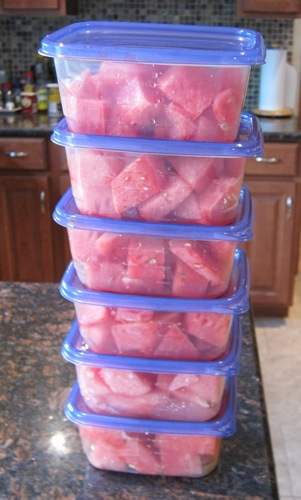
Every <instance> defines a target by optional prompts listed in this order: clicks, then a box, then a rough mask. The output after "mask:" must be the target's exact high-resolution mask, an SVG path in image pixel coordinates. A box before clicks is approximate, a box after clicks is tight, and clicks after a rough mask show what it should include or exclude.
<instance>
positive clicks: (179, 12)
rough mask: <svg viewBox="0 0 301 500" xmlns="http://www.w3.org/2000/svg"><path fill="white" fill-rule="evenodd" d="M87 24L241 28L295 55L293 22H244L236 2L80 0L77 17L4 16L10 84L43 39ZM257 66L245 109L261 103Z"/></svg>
mask: <svg viewBox="0 0 301 500" xmlns="http://www.w3.org/2000/svg"><path fill="white" fill-rule="evenodd" d="M84 20H93V21H94V20H108V21H113V20H114V21H139V22H159V23H175V24H202V25H211V26H239V27H242V28H250V29H255V30H257V31H260V32H261V33H262V35H263V37H264V39H265V43H266V46H267V47H269V46H270V45H271V44H272V43H275V42H277V43H280V44H281V46H282V47H284V48H286V49H287V51H288V60H290V58H291V54H292V43H293V42H292V40H293V21H291V20H285V19H283V20H281V19H242V18H238V17H236V15H235V0H211V1H210V2H208V0H190V1H189V2H188V1H187V2H186V1H182V0H174V1H170V0H167V1H164V0H152V2H150V1H149V0H124V1H120V0H119V1H118V0H110V1H108V2H107V1H105V0H100V1H98V0H79V15H78V16H66V17H55V18H54V17H34V16H33V17H21V16H20V17H10V16H4V15H2V16H0V51H1V58H0V69H4V70H6V72H7V75H8V76H9V78H10V79H11V80H12V81H17V80H18V79H20V78H22V77H23V75H24V72H25V71H27V70H28V69H30V67H31V66H32V65H33V64H34V62H35V55H36V52H37V50H38V48H39V46H40V40H41V39H42V38H43V37H44V36H45V35H47V34H48V33H51V32H53V31H55V30H57V29H59V28H61V27H63V26H66V25H68V24H71V23H74V22H78V21H84ZM259 74H260V69H259V68H255V67H254V68H252V71H251V75H250V81H249V86H248V92H247V96H246V103H245V107H246V108H247V109H253V108H254V107H256V106H257V104H258V88H259Z"/></svg>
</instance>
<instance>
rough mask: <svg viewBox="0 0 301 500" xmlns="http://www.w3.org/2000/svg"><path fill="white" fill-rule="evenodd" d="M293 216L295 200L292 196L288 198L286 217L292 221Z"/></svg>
mask: <svg viewBox="0 0 301 500" xmlns="http://www.w3.org/2000/svg"><path fill="white" fill-rule="evenodd" d="M292 215H293V198H292V197H291V196H287V198H286V217H287V218H288V219H291V218H292Z"/></svg>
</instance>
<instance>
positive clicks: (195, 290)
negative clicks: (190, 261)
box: [172, 259, 209, 298]
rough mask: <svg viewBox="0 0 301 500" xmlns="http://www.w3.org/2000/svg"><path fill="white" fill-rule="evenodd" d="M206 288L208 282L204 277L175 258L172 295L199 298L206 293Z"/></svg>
mask: <svg viewBox="0 0 301 500" xmlns="http://www.w3.org/2000/svg"><path fill="white" fill-rule="evenodd" d="M208 289H209V282H208V280H207V279H206V278H204V277H203V276H201V275H200V274H198V273H196V272H195V271H194V270H193V269H191V267H189V266H188V265H187V264H185V263H184V262H183V261H181V260H180V259H177V261H176V265H175V270H174V275H173V281H172V295H173V296H174V297H188V298H189V297H191V298H200V297H204V296H206V295H207V291H208Z"/></svg>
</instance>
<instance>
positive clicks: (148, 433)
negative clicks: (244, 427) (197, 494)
mask: <svg viewBox="0 0 301 500" xmlns="http://www.w3.org/2000/svg"><path fill="white" fill-rule="evenodd" d="M228 382H229V383H228V385H227V390H226V391H225V395H224V396H225V397H224V399H223V401H222V405H221V410H220V413H219V415H218V416H217V418H216V419H214V420H211V421H210V422H200V423H199V422H183V421H180V422H177V421H168V422H167V421H160V420H144V419H133V418H124V417H116V416H115V417H114V416H106V415H99V414H95V413H93V412H91V411H90V410H89V408H88V407H87V406H86V405H85V403H84V401H83V399H82V397H81V394H80V391H79V388H78V384H77V383H75V384H74V386H73V389H72V391H71V394H70V396H69V398H68V401H67V403H66V406H65V414H66V417H67V418H68V419H69V420H71V422H73V423H75V424H76V425H77V426H78V428H79V433H80V438H81V442H82V447H83V451H84V453H85V454H86V456H87V459H88V460H89V462H90V463H91V464H92V465H93V466H94V467H96V468H98V469H104V470H111V471H118V472H128V473H137V474H151V475H165V476H184V477H185V476H186V477H202V476H205V475H207V474H209V473H210V472H211V471H213V470H214V468H215V467H216V465H217V463H218V460H219V456H220V449H221V444H222V440H223V439H224V438H228V437H230V436H232V435H233V434H234V433H235V431H236V381H235V379H231V380H229V381H228Z"/></svg>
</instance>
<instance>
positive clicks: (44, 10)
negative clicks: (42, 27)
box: [0, 0, 78, 16]
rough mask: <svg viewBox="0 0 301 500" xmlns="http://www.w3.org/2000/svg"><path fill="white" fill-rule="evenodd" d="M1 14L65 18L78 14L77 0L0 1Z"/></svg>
mask: <svg viewBox="0 0 301 500" xmlns="http://www.w3.org/2000/svg"><path fill="white" fill-rule="evenodd" d="M0 14H8V15H15V16H19V15H22V16H26V15H30V16H32V15H44V16H49V15H53V16H64V15H67V14H70V15H75V14H78V2H77V0H0Z"/></svg>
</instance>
